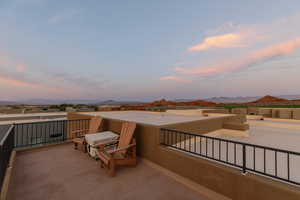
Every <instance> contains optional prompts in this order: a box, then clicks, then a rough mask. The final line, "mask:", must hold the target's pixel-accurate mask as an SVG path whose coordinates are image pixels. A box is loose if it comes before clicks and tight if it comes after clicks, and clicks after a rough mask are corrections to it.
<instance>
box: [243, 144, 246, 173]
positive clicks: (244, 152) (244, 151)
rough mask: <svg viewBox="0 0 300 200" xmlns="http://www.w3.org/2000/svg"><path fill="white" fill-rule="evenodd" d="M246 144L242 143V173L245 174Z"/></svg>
mask: <svg viewBox="0 0 300 200" xmlns="http://www.w3.org/2000/svg"><path fill="white" fill-rule="evenodd" d="M246 162H247V161H246V145H245V144H243V174H246Z"/></svg>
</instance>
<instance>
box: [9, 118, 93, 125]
mask: <svg viewBox="0 0 300 200" xmlns="http://www.w3.org/2000/svg"><path fill="white" fill-rule="evenodd" d="M88 120H90V119H72V120H68V119H61V120H45V121H38V122H20V123H14V124H15V125H22V124H43V123H51V122H52V123H53V122H66V121H68V122H72V121H88Z"/></svg>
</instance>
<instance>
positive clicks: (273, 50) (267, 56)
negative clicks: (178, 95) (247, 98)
mask: <svg viewBox="0 0 300 200" xmlns="http://www.w3.org/2000/svg"><path fill="white" fill-rule="evenodd" d="M299 47H300V37H297V38H295V39H293V40H289V41H286V42H282V43H279V44H276V45H271V46H269V47H266V48H263V49H261V50H257V51H254V52H252V53H250V54H248V55H247V56H245V57H244V58H242V59H238V60H227V61H223V62H221V63H217V64H215V65H213V66H210V67H198V68H192V69H185V68H178V67H177V68H175V71H176V72H177V73H180V74H189V75H201V76H212V75H216V74H220V73H224V72H229V71H233V70H237V69H241V68H246V67H249V66H252V65H255V64H257V63H261V62H267V61H269V60H271V59H273V58H275V57H279V56H284V55H288V54H291V53H293V52H294V51H295V50H296V49H298V48H299Z"/></svg>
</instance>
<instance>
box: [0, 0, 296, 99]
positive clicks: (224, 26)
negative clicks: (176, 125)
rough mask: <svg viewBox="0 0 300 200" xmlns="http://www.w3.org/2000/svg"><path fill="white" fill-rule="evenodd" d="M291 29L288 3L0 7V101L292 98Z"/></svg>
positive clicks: (52, 1)
mask: <svg viewBox="0 0 300 200" xmlns="http://www.w3.org/2000/svg"><path fill="white" fill-rule="evenodd" d="M299 20H300V1H298V0H290V1H288V3H287V1H283V0H282V1H281V0H276V1H271V0H269V1H267V0H265V1H258V0H257V1H256V0H255V1H247V2H245V1H237V0H236V1H199V0H197V1H196V0H195V1H192V0H189V1H182V0H172V1H171V0H170V1H168V0H163V1H162V0H157V1H156V0H153V1H139V0H132V1H98V0H87V1H82V0H69V1H62V0H60V1H57V0H2V1H0V70H1V74H0V92H1V94H2V95H1V100H21V99H31V98H55V99H68V98H72V99H74V98H78V99H96V98H97V99H127V100H131V99H132V100H133V99H135V100H153V99H158V98H170V99H174V98H205V97H211V96H251V95H254V96H256V95H265V94H271V95H279V94H300V90H299V87H298V85H299V83H300V81H299V78H298V75H299V73H300V67H299V66H300V65H299V64H300V57H299V55H300V50H299V48H300V27H299V26H298V22H299ZM4 94H5V95H4Z"/></svg>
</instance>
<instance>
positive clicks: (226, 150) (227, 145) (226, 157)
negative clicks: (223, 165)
mask: <svg viewBox="0 0 300 200" xmlns="http://www.w3.org/2000/svg"><path fill="white" fill-rule="evenodd" d="M226 162H228V141H226Z"/></svg>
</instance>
